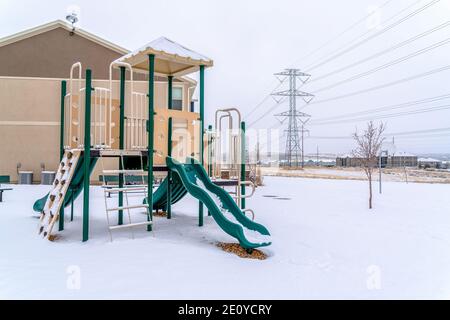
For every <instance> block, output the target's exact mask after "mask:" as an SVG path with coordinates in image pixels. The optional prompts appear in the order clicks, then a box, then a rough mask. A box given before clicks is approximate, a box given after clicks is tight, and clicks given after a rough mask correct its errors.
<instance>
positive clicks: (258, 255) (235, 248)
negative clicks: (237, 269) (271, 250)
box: [217, 242, 267, 260]
mask: <svg viewBox="0 0 450 320" xmlns="http://www.w3.org/2000/svg"><path fill="white" fill-rule="evenodd" d="M217 246H218V247H219V248H221V249H222V250H223V251H226V252H230V253H234V254H235V255H237V256H239V257H241V258H247V259H257V260H265V259H267V255H266V254H265V253H264V252H262V251H261V250H258V249H253V252H252V253H251V254H250V253H248V252H247V251H246V250H245V249H244V248H242V247H241V246H240V245H239V244H238V243H224V242H219V243H217Z"/></svg>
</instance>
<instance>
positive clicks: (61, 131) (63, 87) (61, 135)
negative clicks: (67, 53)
mask: <svg viewBox="0 0 450 320" xmlns="http://www.w3.org/2000/svg"><path fill="white" fill-rule="evenodd" d="M66 94H67V81H66V80H63V81H61V120H60V128H59V161H62V159H63V157H64V103H65V98H66ZM58 230H59V231H63V230H64V206H62V207H61V209H59V221H58Z"/></svg>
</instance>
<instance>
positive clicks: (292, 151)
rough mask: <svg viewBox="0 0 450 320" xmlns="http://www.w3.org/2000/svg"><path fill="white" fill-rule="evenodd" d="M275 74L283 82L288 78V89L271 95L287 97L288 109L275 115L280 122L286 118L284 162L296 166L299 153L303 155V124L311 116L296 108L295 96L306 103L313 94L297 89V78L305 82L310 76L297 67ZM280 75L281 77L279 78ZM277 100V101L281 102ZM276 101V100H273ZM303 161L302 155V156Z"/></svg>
mask: <svg viewBox="0 0 450 320" xmlns="http://www.w3.org/2000/svg"><path fill="white" fill-rule="evenodd" d="M275 76H276V77H277V78H278V79H279V80H280V81H281V82H284V81H285V80H286V79H289V89H288V90H284V91H279V92H274V93H272V96H278V97H282V99H281V100H283V99H284V98H285V97H289V110H288V111H285V112H282V113H278V114H276V115H275V116H276V117H278V118H282V120H280V121H281V122H282V123H283V122H284V121H285V120H286V119H287V120H288V128H287V130H286V133H287V135H286V150H285V156H286V162H287V165H288V166H289V167H292V166H293V165H294V166H298V163H299V157H300V154H302V155H303V135H304V133H305V131H306V130H305V129H304V125H305V123H306V122H307V121H308V120H309V118H310V117H311V116H310V115H309V114H306V113H303V112H300V111H298V110H297V97H302V99H303V101H305V102H306V103H309V102H311V100H312V99H313V98H314V95H312V94H310V93H306V92H303V91H300V90H298V89H297V79H299V80H300V81H301V82H303V83H305V82H306V81H308V79H309V78H310V75H309V74H306V73H303V72H301V71H300V70H299V69H285V70H284V71H282V72H278V73H275ZM280 77H282V78H281V79H280ZM281 100H280V101H277V102H278V103H280V102H281ZM275 101H276V100H275ZM300 132H301V134H302V140H301V141H300V137H299V133H300ZM302 163H303V156H302Z"/></svg>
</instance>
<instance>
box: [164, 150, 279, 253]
mask: <svg viewBox="0 0 450 320" xmlns="http://www.w3.org/2000/svg"><path fill="white" fill-rule="evenodd" d="M166 163H167V167H168V168H169V170H171V171H173V172H174V173H176V174H177V175H178V176H179V177H180V178H181V182H182V183H183V185H184V187H185V188H186V190H187V192H189V193H190V194H191V195H192V196H193V197H195V198H197V199H198V200H200V201H201V202H202V203H203V204H204V205H205V206H206V207H207V208H208V210H209V212H210V213H211V215H212V217H213V218H214V220H215V221H216V222H217V224H218V225H219V226H220V228H222V230H224V231H225V232H226V233H228V234H229V235H230V236H232V237H234V238H236V239H237V240H238V241H239V244H240V245H241V246H242V247H243V248H245V249H254V248H258V247H264V246H268V245H270V244H271V242H270V241H267V240H265V239H264V240H260V239H257V238H259V237H257V236H256V237H254V238H255V239H256V240H253V239H252V240H250V239H248V237H249V235H253V234H256V235H260V236H262V238H264V236H266V237H267V236H270V233H269V231H268V230H267V229H266V227H264V226H263V225H261V224H259V223H256V222H253V221H252V220H251V219H249V218H248V217H246V216H245V214H244V213H243V212H242V211H241V209H239V207H238V206H237V204H236V202H235V201H234V200H233V198H232V197H231V196H230V195H229V193H228V192H227V191H225V190H224V189H222V188H221V187H219V186H217V185H215V184H214V183H213V182H212V181H211V180H210V179H209V177H208V174H207V173H206V171H205V169H204V168H203V166H202V165H201V164H200V163H199V162H197V161H196V160H194V159H192V158H187V160H186V164H182V163H179V162H178V161H176V160H174V159H173V158H171V157H167V158H166ZM213 198H215V199H213ZM224 213H227V214H229V215H231V216H229V217H227V216H226V215H225V214H224ZM252 238H253V236H252Z"/></svg>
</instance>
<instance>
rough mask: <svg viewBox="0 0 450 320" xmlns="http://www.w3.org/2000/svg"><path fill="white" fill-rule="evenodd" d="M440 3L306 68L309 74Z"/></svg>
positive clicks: (429, 5) (433, 2)
mask: <svg viewBox="0 0 450 320" xmlns="http://www.w3.org/2000/svg"><path fill="white" fill-rule="evenodd" d="M439 1H441V0H432V1H431V2H429V3H428V4H426V5H424V6H422V7H420V8H419V9H417V10H415V11H413V12H412V13H410V14H408V15H407V16H405V17H403V18H401V19H400V20H398V21H396V22H394V23H392V24H391V25H389V26H387V27H385V28H383V29H382V30H380V31H378V32H376V33H375V34H373V35H371V36H369V37H367V38H365V39H363V40H361V41H359V42H357V43H355V44H354V45H351V46H350V47H349V48H347V49H345V50H342V51H340V52H338V53H336V54H334V55H333V56H331V57H330V58H328V59H326V60H325V61H323V62H321V63H318V64H316V65H313V66H312V67H309V68H308V67H306V70H307V72H311V71H312V70H314V69H317V68H318V67H321V66H323V65H324V64H327V63H328V62H330V61H332V60H334V59H337V58H339V57H341V56H342V55H344V54H346V53H348V52H350V51H352V50H354V49H356V48H357V47H359V46H361V45H363V44H365V43H366V42H368V41H370V40H372V39H374V38H376V37H378V36H380V35H382V34H384V33H386V32H388V31H389V30H391V29H393V28H395V27H396V26H398V25H400V24H402V23H403V22H405V21H407V20H409V19H411V18H413V17H414V16H416V15H418V14H419V13H421V12H422V11H424V10H426V9H428V8H429V7H431V6H433V5H435V4H436V3H438V2H439ZM414 5H415V3H414ZM408 8H409V7H408Z"/></svg>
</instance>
